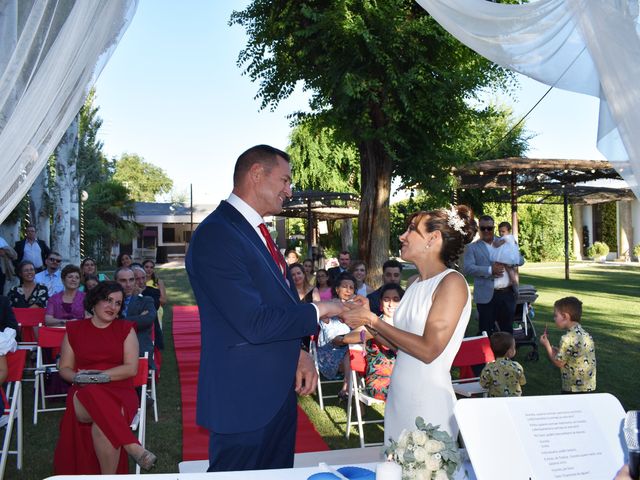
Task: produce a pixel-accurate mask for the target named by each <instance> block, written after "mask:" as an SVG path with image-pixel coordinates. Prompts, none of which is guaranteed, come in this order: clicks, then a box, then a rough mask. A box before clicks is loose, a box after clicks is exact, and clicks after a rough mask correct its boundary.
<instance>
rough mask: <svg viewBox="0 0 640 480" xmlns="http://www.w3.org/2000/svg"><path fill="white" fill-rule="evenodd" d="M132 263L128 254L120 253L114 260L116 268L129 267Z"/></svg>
mask: <svg viewBox="0 0 640 480" xmlns="http://www.w3.org/2000/svg"><path fill="white" fill-rule="evenodd" d="M132 263H133V259H132V258H131V255H129V254H128V253H120V254H118V257H117V258H116V268H122V267H130V266H131V264H132Z"/></svg>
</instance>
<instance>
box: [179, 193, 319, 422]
mask: <svg viewBox="0 0 640 480" xmlns="http://www.w3.org/2000/svg"><path fill="white" fill-rule="evenodd" d="M186 267H187V272H188V274H189V280H190V282H191V287H192V288H193V292H194V294H195V297H196V301H197V303H198V308H199V313H200V323H201V328H202V340H201V354H200V374H199V378H198V403H197V414H196V421H197V423H198V424H199V425H201V426H203V427H205V428H208V429H209V430H211V431H214V432H216V433H241V432H248V431H252V430H257V429H259V428H262V427H264V426H265V425H266V424H267V423H268V422H269V421H270V420H271V419H272V418H273V417H274V416H275V414H276V413H277V412H278V410H279V409H280V408H281V407H282V405H283V404H284V401H285V399H286V396H287V394H289V393H290V392H291V389H292V388H293V387H294V381H295V372H296V368H297V364H298V358H299V356H300V345H301V343H300V341H301V338H302V337H304V336H306V335H310V334H313V333H315V331H316V330H317V328H318V327H317V314H316V309H315V307H314V306H313V305H309V304H301V303H300V302H299V299H298V295H297V294H296V293H295V292H294V290H292V287H290V286H289V285H287V283H286V282H285V280H284V278H283V276H282V273H281V272H280V270H279V269H278V267H277V266H276V264H275V262H274V261H273V259H272V258H271V255H270V254H269V251H268V250H267V247H266V246H265V244H264V242H263V241H262V240H261V238H260V237H259V235H258V233H257V232H256V231H255V230H254V228H253V227H252V226H251V225H250V224H249V222H247V220H246V219H245V218H244V217H243V216H242V215H241V214H240V212H238V211H237V210H236V209H235V208H234V207H233V206H231V205H230V204H228V203H227V202H221V203H220V205H219V206H218V208H217V209H216V210H215V211H214V212H213V213H211V214H210V215H209V216H208V217H207V218H206V219H205V220H204V221H203V222H202V223H201V224H200V225H199V227H198V228H197V230H196V231H195V232H194V234H193V238H192V241H191V243H190V245H189V251H188V253H187V258H186ZM290 284H291V285H292V283H290Z"/></svg>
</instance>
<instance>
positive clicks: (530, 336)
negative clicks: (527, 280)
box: [513, 285, 540, 361]
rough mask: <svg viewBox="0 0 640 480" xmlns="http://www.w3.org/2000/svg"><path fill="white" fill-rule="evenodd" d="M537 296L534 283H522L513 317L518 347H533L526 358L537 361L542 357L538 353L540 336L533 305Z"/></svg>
mask: <svg viewBox="0 0 640 480" xmlns="http://www.w3.org/2000/svg"><path fill="white" fill-rule="evenodd" d="M537 298H538V293H537V292H536V287H534V286H533V285H520V288H519V289H518V298H517V300H516V313H515V315H514V317H513V337H514V338H515V340H516V348H520V347H523V346H527V347H531V348H532V350H531V351H530V352H529V353H527V357H526V358H527V360H532V361H537V360H538V358H539V357H540V355H539V354H538V338H537V336H536V329H535V327H534V325H533V316H534V311H533V306H532V304H533V303H534V302H535V301H536V299H537Z"/></svg>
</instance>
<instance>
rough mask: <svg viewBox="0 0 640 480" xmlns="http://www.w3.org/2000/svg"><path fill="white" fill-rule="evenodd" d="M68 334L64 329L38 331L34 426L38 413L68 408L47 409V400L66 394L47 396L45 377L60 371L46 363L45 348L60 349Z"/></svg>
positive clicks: (49, 328) (45, 328) (47, 328)
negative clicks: (43, 350)
mask: <svg viewBox="0 0 640 480" xmlns="http://www.w3.org/2000/svg"><path fill="white" fill-rule="evenodd" d="M66 333H67V329H66V328H64V327H40V329H39V331H38V350H37V352H36V370H35V380H36V387H35V393H34V397H33V424H34V425H36V424H37V423H38V413H40V412H58V411H61V410H65V409H66V406H62V407H47V403H46V401H47V399H52V398H65V397H66V396H67V394H66V393H57V394H51V395H47V393H46V392H45V388H44V387H45V382H44V380H45V376H46V374H47V373H54V372H57V371H58V366H57V365H56V363H55V361H54V363H44V355H43V352H42V349H43V348H51V349H59V348H60V347H61V345H62V339H63V338H64V336H65V334H66Z"/></svg>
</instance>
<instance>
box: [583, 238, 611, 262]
mask: <svg viewBox="0 0 640 480" xmlns="http://www.w3.org/2000/svg"><path fill="white" fill-rule="evenodd" d="M608 253H609V245H607V244H606V243H604V242H594V243H593V245H591V246H590V247H589V248H587V256H589V257H591V258H599V257H606V256H607V255H608Z"/></svg>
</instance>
